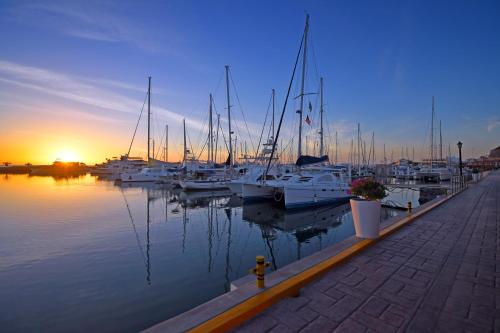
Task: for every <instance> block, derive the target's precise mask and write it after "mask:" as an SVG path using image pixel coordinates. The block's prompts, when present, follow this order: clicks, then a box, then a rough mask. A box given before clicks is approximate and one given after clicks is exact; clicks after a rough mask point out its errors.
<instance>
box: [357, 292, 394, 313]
mask: <svg viewBox="0 0 500 333" xmlns="http://www.w3.org/2000/svg"><path fill="white" fill-rule="evenodd" d="M388 306H389V302H387V301H385V300H383V299H381V298H378V297H376V296H373V297H371V298H370V299H369V300H368V301H367V302H366V303H365V304H363V306H362V307H361V310H362V311H363V312H366V313H368V314H369V315H372V316H374V317H378V316H380V315H381V314H382V312H384V310H385V309H386V308H387V307H388Z"/></svg>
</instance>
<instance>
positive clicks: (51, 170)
mask: <svg viewBox="0 0 500 333" xmlns="http://www.w3.org/2000/svg"><path fill="white" fill-rule="evenodd" d="M91 169H92V167H90V166H87V165H85V164H84V163H79V162H69V163H64V162H54V163H53V164H51V165H9V166H0V174H18V175H19V174H30V175H39V176H53V175H56V176H57V175H61V176H63V175H68V176H69V175H83V174H85V173H87V172H88V171H90V170H91Z"/></svg>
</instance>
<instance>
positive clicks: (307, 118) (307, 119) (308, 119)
mask: <svg viewBox="0 0 500 333" xmlns="http://www.w3.org/2000/svg"><path fill="white" fill-rule="evenodd" d="M306 123H307V125H309V126H311V123H312V121H311V118H309V115H307V117H306Z"/></svg>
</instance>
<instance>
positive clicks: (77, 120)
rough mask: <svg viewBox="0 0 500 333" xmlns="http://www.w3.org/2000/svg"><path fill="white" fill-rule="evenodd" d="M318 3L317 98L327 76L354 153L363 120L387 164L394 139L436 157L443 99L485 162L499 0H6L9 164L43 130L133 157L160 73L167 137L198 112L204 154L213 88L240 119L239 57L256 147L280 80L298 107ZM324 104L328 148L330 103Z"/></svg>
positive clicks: (471, 150) (195, 139)
mask: <svg viewBox="0 0 500 333" xmlns="http://www.w3.org/2000/svg"><path fill="white" fill-rule="evenodd" d="M306 11H307V12H308V13H309V14H310V15H311V29H310V41H311V43H310V48H309V49H308V52H309V55H310V57H309V59H310V61H309V65H308V68H307V69H308V77H307V83H306V89H307V90H308V91H309V92H316V91H317V89H318V81H319V76H323V77H324V80H325V100H326V110H327V119H328V128H329V130H328V132H329V133H330V135H331V136H333V134H332V133H334V132H335V131H338V133H339V140H340V146H341V148H340V151H341V156H343V157H342V158H343V159H344V160H345V159H346V158H347V153H348V151H349V146H350V140H351V139H353V138H355V137H356V123H357V122H360V123H361V129H362V132H363V137H364V138H365V140H366V141H367V143H366V144H367V145H369V144H370V140H371V132H372V131H374V132H375V141H376V149H377V159H378V160H380V159H381V158H382V145H383V143H385V144H386V146H387V155H388V157H390V151H391V150H392V151H393V155H394V158H397V157H400V154H401V153H400V152H401V146H404V147H406V146H408V147H409V150H410V151H411V150H412V147H413V146H414V147H415V151H416V155H417V156H423V155H427V154H428V153H427V152H428V148H427V147H428V145H429V139H428V136H429V131H430V129H429V127H430V113H431V98H432V96H433V95H434V96H435V97H436V117H437V119H439V120H441V121H442V124H443V125H442V128H443V142H444V144H445V146H446V147H447V146H448V143H450V144H451V145H452V150H456V145H455V143H456V142H457V141H458V140H462V141H463V142H464V149H465V155H466V156H471V155H479V154H485V153H487V152H488V151H489V149H492V148H494V147H495V146H497V145H499V144H500V88H499V87H500V63H499V60H498V59H500V38H498V36H499V35H500V34H499V33H500V20H499V18H500V3H499V2H498V1H491V2H488V1H480V2H472V1H439V2H438V1H380V2H376V1H252V2H246V1H217V2H215V1H210V2H209V1H157V2H155V1H150V2H147V3H146V2H127V1H81V2H79V1H60V2H58V1H47V2H43V1H37V2H25V1H1V2H0V45H1V48H0V49H1V52H0V140H1V142H3V144H2V145H1V146H4V150H2V148H0V155H4V156H0V158H5V159H9V158H10V156H8V155H9V154H12V151H11V150H8V149H6V148H5V147H6V146H7V145H11V146H12V145H14V144H15V143H18V142H19V140H21V138H23V139H25V140H28V141H30V140H31V141H32V142H35V141H37V140H39V139H40V136H43V137H45V139H46V140H53V141H55V142H59V143H60V144H61V145H62V144H64V145H66V146H69V147H70V149H80V150H85V151H87V152H91V151H92V150H93V149H94V147H95V145H96V144H97V143H96V142H98V143H99V144H98V145H99V146H100V148H102V149H101V150H99V153H94V154H93V155H91V154H90V153H86V154H84V155H85V156H87V158H88V159H91V160H94V159H96V160H98V159H103V158H104V157H106V156H108V157H109V156H111V155H117V154H119V153H123V152H124V150H126V148H127V147H128V142H129V140H130V136H131V134H132V131H133V128H134V125H135V121H136V120H137V116H138V113H139V111H140V108H141V105H142V101H143V99H144V94H145V89H146V83H147V76H148V75H151V76H152V77H153V112H154V119H155V125H154V126H155V130H154V131H155V136H156V137H157V139H156V140H158V141H159V139H160V137H161V129H162V128H163V126H164V124H165V123H166V122H167V123H169V126H170V128H171V131H170V133H171V145H172V148H171V150H172V151H174V150H176V149H178V148H179V145H180V142H181V141H180V140H179V139H180V136H181V129H180V121H181V119H182V118H183V117H187V119H188V128H189V129H190V139H191V141H192V143H193V146H195V150H199V146H200V143H201V142H202V141H203V140H202V139H201V137H202V134H200V131H201V130H202V129H204V122H205V120H206V113H207V108H208V105H207V104H208V94H209V93H210V92H213V93H214V95H215V102H216V107H217V110H218V111H219V112H220V113H221V114H222V115H221V116H222V117H223V121H224V120H225V109H224V103H225V100H224V98H225V97H224V86H223V84H224V82H223V81H221V78H222V75H223V69H224V65H226V64H228V65H230V66H231V71H232V77H233V79H234V82H235V85H236V88H237V89H236V91H237V93H238V97H239V99H240V101H241V107H240V104H239V103H238V102H237V100H236V98H235V97H236V96H235V95H233V96H232V98H233V101H234V103H233V104H234V110H233V111H234V115H235V116H234V117H235V120H236V122H238V124H239V128H240V129H239V131H237V135H238V136H239V137H240V139H241V141H243V140H248V141H249V139H248V134H247V132H246V130H245V129H244V125H243V116H242V115H241V111H243V112H244V115H245V117H246V120H247V121H248V123H249V128H250V131H251V136H252V137H253V139H254V141H255V139H256V137H258V134H259V133H260V126H261V124H262V122H263V120H264V116H265V113H266V108H267V105H268V102H269V96H270V91H271V89H272V88H275V89H276V90H277V102H278V106H280V107H281V105H282V102H283V100H284V96H285V93H286V88H287V85H288V81H289V78H290V75H291V70H292V66H293V62H294V57H295V54H296V52H297V49H298V45H299V42H300V38H301V34H302V30H303V25H304V20H305V12H306ZM231 89H232V90H233V94H234V89H233V87H231ZM292 94H293V95H294V96H296V95H297V94H298V84H294V85H293V91H292ZM309 98H310V101H311V103H312V104H313V105H314V111H313V113H312V114H311V118H312V119H313V126H308V125H305V132H306V134H307V135H308V140H309V142H310V145H312V142H314V140H315V137H317V128H316V125H317V120H318V115H317V109H318V107H317V97H316V95H311V96H310V97H309ZM296 108H297V105H296V102H295V103H294V102H292V105H291V107H290V108H289V109H288V110H287V113H286V116H285V124H286V131H285V132H284V134H283V140H284V142H285V144H284V145H286V144H287V142H288V143H289V144H291V137H293V136H295V137H296V130H295V128H296V127H297V119H296V118H297V117H296V114H295V112H294V111H295V109H296ZM279 109H280V110H281V108H279ZM53 124H58V127H57V128H61V127H64V129H65V130H64V131H60V133H59V132H58V131H57V130H54V128H53ZM144 127H145V126H144V124H141V127H140V128H141V130H140V131H139V139H138V143H137V145H136V146H134V152H135V153H136V154H144V147H145V140H144V139H143V138H144V133H145V131H144ZM256 133H257V134H256ZM89 138H90V139H89ZM330 139H331V137H330V138H329V147H330V148H331V149H332V147H333V145H332V144H331V143H330V142H331V140H330ZM40 140H41V139H40ZM295 140H296V138H295ZM61 142H62V143H61ZM254 144H256V143H254ZM248 145H249V146H250V143H248ZM294 145H296V141H295V142H294ZM71 147H73V148H71ZM74 147H76V148H74ZM196 147H197V148H196ZM104 148H105V149H104ZM16 149H17V148H16ZM19 149H27V148H26V146H23V148H19ZM309 149H310V150H312V149H313V148H312V146H309ZM27 151H28V150H27ZM445 151H447V148H446V149H445ZM309 152H310V153H311V151H309ZM452 153H454V154H456V152H454V151H452ZM27 154H28V153H27ZM90 156H91V157H90ZM14 159H15V158H14ZM27 159H28V157H27ZM19 162H21V161H19Z"/></svg>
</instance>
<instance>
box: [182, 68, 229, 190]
mask: <svg viewBox="0 0 500 333" xmlns="http://www.w3.org/2000/svg"><path fill="white" fill-rule="evenodd" d="M226 85H227V98H228V119H229V132H230V134H229V135H230V137H229V140H230V141H231V116H230V112H231V110H230V104H229V66H226ZM212 105H213V99H212V94H210V102H209V130H208V160H207V165H206V166H205V167H204V168H200V169H195V170H192V172H191V175H190V176H191V177H187V169H186V173H185V175H186V176H185V177H184V178H183V179H181V180H180V181H179V185H180V186H181V187H182V189H183V190H185V191H207V190H210V191H213V190H227V189H228V186H227V181H228V180H229V179H230V172H231V170H228V169H227V168H226V166H223V167H218V166H217V165H216V163H215V162H214V147H213V126H212ZM229 147H230V148H229V162H230V166H231V165H232V163H231V162H232V145H231V144H230V145H229ZM187 156H188V149H187V142H186V122H185V120H184V162H183V164H184V166H185V167H186V168H187V163H188V158H187Z"/></svg>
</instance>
